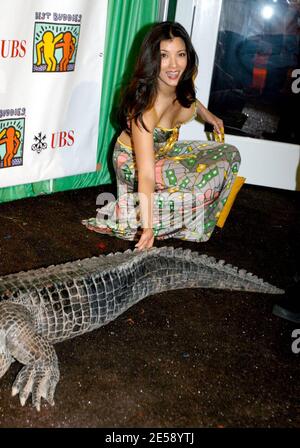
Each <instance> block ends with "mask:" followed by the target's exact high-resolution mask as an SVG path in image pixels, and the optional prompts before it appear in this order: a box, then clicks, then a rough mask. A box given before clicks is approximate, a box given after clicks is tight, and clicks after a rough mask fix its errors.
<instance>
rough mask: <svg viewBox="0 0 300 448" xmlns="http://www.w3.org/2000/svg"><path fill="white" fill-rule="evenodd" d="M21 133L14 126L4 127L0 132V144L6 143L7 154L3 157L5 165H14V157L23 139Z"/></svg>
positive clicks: (5, 166)
mask: <svg viewBox="0 0 300 448" xmlns="http://www.w3.org/2000/svg"><path fill="white" fill-rule="evenodd" d="M20 136H21V133H20V131H18V130H17V129H15V128H14V127H13V126H9V127H8V128H4V129H3V130H2V131H1V132H0V145H3V144H5V147H6V150H5V156H4V157H3V167H4V168H7V167H10V166H12V159H13V158H14V156H15V155H16V154H17V152H18V149H19V146H20V143H21V140H20Z"/></svg>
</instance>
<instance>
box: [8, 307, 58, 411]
mask: <svg viewBox="0 0 300 448" xmlns="http://www.w3.org/2000/svg"><path fill="white" fill-rule="evenodd" d="M14 359H16V360H17V361H19V362H20V363H22V364H25V366H24V367H23V368H22V369H21V371H20V372H19V374H18V375H17V378H16V380H15V382H14V384H13V388H12V395H13V396H14V395H17V394H19V398H20V402H21V405H22V406H24V404H25V403H26V400H27V398H28V397H29V395H30V393H31V394H32V404H33V406H35V407H36V408H37V410H38V411H39V410H40V407H41V399H42V397H43V398H45V399H46V400H47V401H48V403H50V404H51V405H54V400H53V397H54V392H55V388H56V385H57V383H58V381H59V369H58V360H57V356H56V353H55V351H54V348H53V346H52V345H51V344H50V343H49V342H48V341H47V340H46V339H44V338H42V337H41V336H40V335H39V334H37V333H36V331H35V329H34V323H33V320H32V317H31V315H30V313H29V311H28V310H27V309H26V308H25V307H24V306H23V305H19V304H15V303H9V302H2V303H0V378H1V377H2V376H3V375H4V374H5V372H6V371H7V370H8V368H9V366H10V364H11V363H12V362H13V360H14Z"/></svg>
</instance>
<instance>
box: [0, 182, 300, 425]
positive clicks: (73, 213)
mask: <svg viewBox="0 0 300 448" xmlns="http://www.w3.org/2000/svg"><path fill="white" fill-rule="evenodd" d="M108 190H110V188H109V187H108V186H104V187H102V188H88V189H83V190H77V191H72V192H65V193H57V194H53V195H50V196H41V197H38V198H32V199H24V200H19V201H14V202H10V203H7V204H1V205H0V262H1V265H0V275H5V274H8V273H12V272H18V271H21V270H28V269H33V268H38V267H41V266H47V265H50V264H58V263H63V262H66V261H70V260H75V259H80V258H84V257H90V256H93V255H99V254H102V253H105V254H106V253H109V252H115V251H117V250H125V249H127V248H132V247H133V246H134V243H132V242H127V241H122V240H118V239H115V238H111V237H109V236H103V235H99V234H96V233H93V232H90V231H88V230H86V228H85V227H83V226H82V225H81V219H83V218H88V217H91V216H93V215H94V213H95V208H96V206H95V202H96V196H97V194H98V193H99V192H100V191H108ZM299 225H300V195H299V193H296V192H289V191H283V190H276V189H269V188H263V187H254V186H248V185H245V186H244V187H243V189H242V190H241V192H240V193H239V196H238V198H237V200H236V202H235V204H234V207H233V209H232V211H231V214H230V216H229V218H228V220H227V222H226V225H225V227H224V228H223V230H220V229H217V230H216V231H215V232H214V234H213V236H212V238H211V240H210V241H208V242H207V243H201V244H194V243H189V242H180V241H177V240H169V241H168V242H167V243H166V242H160V243H157V245H160V246H162V245H173V246H176V247H179V246H181V247H185V248H191V249H193V250H197V251H199V252H201V253H207V254H209V255H213V256H215V257H216V258H223V259H225V260H226V261H227V262H228V263H231V264H233V265H236V266H239V267H242V268H245V269H247V270H248V271H251V272H253V273H255V274H257V275H258V276H259V277H262V278H264V279H265V280H266V281H269V282H270V283H273V284H275V285H276V286H279V287H282V288H286V287H287V286H288V285H289V284H291V283H293V281H294V277H295V276H296V275H299V265H300V263H299V261H300V241H299ZM297 269H298V271H297ZM277 298H278V297H276V296H271V295H261V294H256V293H246V292H230V291H217V290H200V289H199V290H196V289H193V290H180V291H172V292H169V293H164V294H160V295H156V296H152V297H149V298H147V299H145V300H143V301H142V302H141V303H139V304H138V305H136V306H135V307H133V308H131V309H130V310H128V311H127V312H126V313H125V314H123V315H122V316H120V317H119V318H118V319H117V320H115V321H114V322H112V323H111V324H109V325H108V326H106V327H103V328H101V329H99V330H97V331H94V332H92V333H89V334H86V335H83V336H81V337H78V338H76V339H72V340H70V341H66V342H63V343H60V344H57V345H56V346H55V347H56V352H57V355H58V358H59V361H60V371H61V379H60V382H59V384H58V387H57V390H56V395H55V402H56V404H55V406H54V407H51V406H49V405H48V404H46V403H43V405H42V408H41V411H40V413H38V412H37V411H36V410H34V409H33V408H32V406H31V403H30V402H29V403H27V404H26V405H25V406H24V407H21V406H20V403H19V400H18V397H11V386H12V383H13V381H14V378H15V376H16V374H17V372H18V371H19V369H20V367H21V365H20V364H18V363H14V364H13V365H12V366H11V368H10V370H9V371H8V372H7V373H6V375H5V376H4V377H3V378H2V379H1V380H0V427H2V428H9V427H17V428H21V427H22V428H23V427H34V428H38V427H110V428H123V427H131V428H137V427H146V428H149V427H160V428H173V427H183V428H191V427H209V428H216V427H218V428H223V427H268V428H273V427H289V428H292V427H293V428H295V427H298V428H299V427H300V417H299V401H298V399H299V373H300V368H299V355H296V354H294V353H293V352H292V350H291V344H292V342H293V339H292V336H291V334H292V331H293V330H294V329H295V328H297V326H298V327H299V328H300V325H299V324H298V325H297V324H293V323H291V322H288V321H285V320H283V319H280V318H277V317H275V316H273V315H272V313H271V311H272V306H273V303H274V302H275V301H276V299H277ZM297 406H298V407H297Z"/></svg>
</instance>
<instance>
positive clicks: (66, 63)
mask: <svg viewBox="0 0 300 448" xmlns="http://www.w3.org/2000/svg"><path fill="white" fill-rule="evenodd" d="M79 33H80V25H79V24H76V25H73V24H68V23H67V24H64V23H59V24H57V23H45V22H36V23H35V28H34V39H33V42H34V45H33V69H32V71H33V72H70V71H74V70H75V63H76V53H77V48H78V42H79Z"/></svg>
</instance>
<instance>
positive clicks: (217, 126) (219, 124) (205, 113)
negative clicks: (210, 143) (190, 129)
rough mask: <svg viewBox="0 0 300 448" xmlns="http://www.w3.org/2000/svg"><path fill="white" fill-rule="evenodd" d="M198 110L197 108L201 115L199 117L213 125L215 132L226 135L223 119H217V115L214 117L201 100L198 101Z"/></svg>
mask: <svg viewBox="0 0 300 448" xmlns="http://www.w3.org/2000/svg"><path fill="white" fill-rule="evenodd" d="M196 108H197V115H199V117H200V118H201V119H202V120H203V121H205V122H206V123H209V124H212V125H213V127H214V130H215V131H216V132H217V133H218V134H224V124H223V120H221V118H219V117H216V115H214V114H213V113H211V112H210V111H209V110H208V109H206V107H205V106H204V105H203V104H202V103H201V102H200V101H199V100H196Z"/></svg>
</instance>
